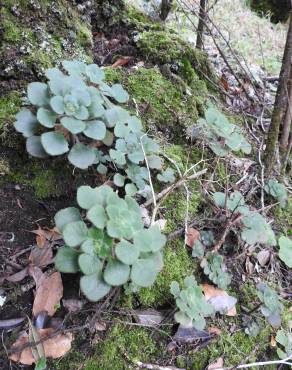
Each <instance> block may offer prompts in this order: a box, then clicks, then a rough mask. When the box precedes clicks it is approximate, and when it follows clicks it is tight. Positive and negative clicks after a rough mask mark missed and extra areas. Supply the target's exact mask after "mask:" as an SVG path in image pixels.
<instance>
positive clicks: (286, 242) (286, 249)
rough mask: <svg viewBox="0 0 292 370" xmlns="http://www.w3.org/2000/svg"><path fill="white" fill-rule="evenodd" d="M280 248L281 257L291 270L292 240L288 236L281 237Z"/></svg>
mask: <svg viewBox="0 0 292 370" xmlns="http://www.w3.org/2000/svg"><path fill="white" fill-rule="evenodd" d="M279 246H280V251H279V257H280V258H281V260H282V261H283V262H285V264H286V265H287V266H288V267H289V268H292V240H291V239H290V238H287V237H286V236H281V237H280V239H279Z"/></svg>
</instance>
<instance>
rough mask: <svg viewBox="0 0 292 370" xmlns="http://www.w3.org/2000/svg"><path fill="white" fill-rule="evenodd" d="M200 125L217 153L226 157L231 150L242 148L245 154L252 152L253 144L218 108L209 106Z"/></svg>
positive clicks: (212, 148)
mask: <svg viewBox="0 0 292 370" xmlns="http://www.w3.org/2000/svg"><path fill="white" fill-rule="evenodd" d="M198 125H199V128H200V131H201V132H202V133H203V134H204V135H205V138H206V140H207V143H208V145H209V147H210V149H211V150H212V151H213V152H214V153H215V154H216V155H218V156H220V157H224V156H226V155H227V154H228V153H229V152H230V151H234V152H238V151H240V150H241V151H242V152H243V153H245V154H250V152H251V145H250V144H249V143H248V141H247V140H246V139H245V137H244V136H243V134H242V133H241V131H240V129H239V128H238V127H237V126H235V125H233V124H231V123H230V122H229V121H228V119H227V117H226V116H225V115H224V114H223V113H221V112H219V111H218V110H217V109H216V108H214V107H210V108H208V109H207V110H206V112H205V119H200V120H199V121H198ZM196 132H198V130H196Z"/></svg>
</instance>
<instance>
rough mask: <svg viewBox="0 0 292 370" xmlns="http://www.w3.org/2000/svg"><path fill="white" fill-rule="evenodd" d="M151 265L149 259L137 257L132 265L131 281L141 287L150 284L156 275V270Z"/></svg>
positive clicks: (151, 262)
mask: <svg viewBox="0 0 292 370" xmlns="http://www.w3.org/2000/svg"><path fill="white" fill-rule="evenodd" d="M153 265H154V264H153V261H152V260H151V259H147V258H144V259H138V261H136V262H135V263H134V264H133V266H132V271H131V279H132V281H133V283H135V284H137V285H138V286H141V287H148V286H151V285H152V284H153V283H154V282H155V279H156V276H157V270H156V269H155V268H154V266H153Z"/></svg>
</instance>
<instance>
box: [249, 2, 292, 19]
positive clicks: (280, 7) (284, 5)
mask: <svg viewBox="0 0 292 370" xmlns="http://www.w3.org/2000/svg"><path fill="white" fill-rule="evenodd" d="M248 3H249V4H250V7H251V9H253V10H254V11H256V12H257V13H258V14H260V15H265V16H267V15H268V16H271V21H272V22H274V23H277V22H285V21H287V19H288V18H289V11H290V10H291V1H290V0H249V2H248Z"/></svg>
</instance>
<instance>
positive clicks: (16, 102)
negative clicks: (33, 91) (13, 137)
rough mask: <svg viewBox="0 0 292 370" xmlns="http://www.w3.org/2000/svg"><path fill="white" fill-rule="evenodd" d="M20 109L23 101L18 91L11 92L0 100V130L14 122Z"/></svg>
mask: <svg viewBox="0 0 292 370" xmlns="http://www.w3.org/2000/svg"><path fill="white" fill-rule="evenodd" d="M20 107H21V99H20V94H19V93H18V92H17V91H11V92H10V93H9V94H7V95H4V96H3V97H1V98H0V130H1V129H2V128H3V127H4V125H6V124H10V123H12V122H13V121H14V119H15V117H14V116H15V114H16V113H17V111H18V110H19V109H20Z"/></svg>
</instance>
